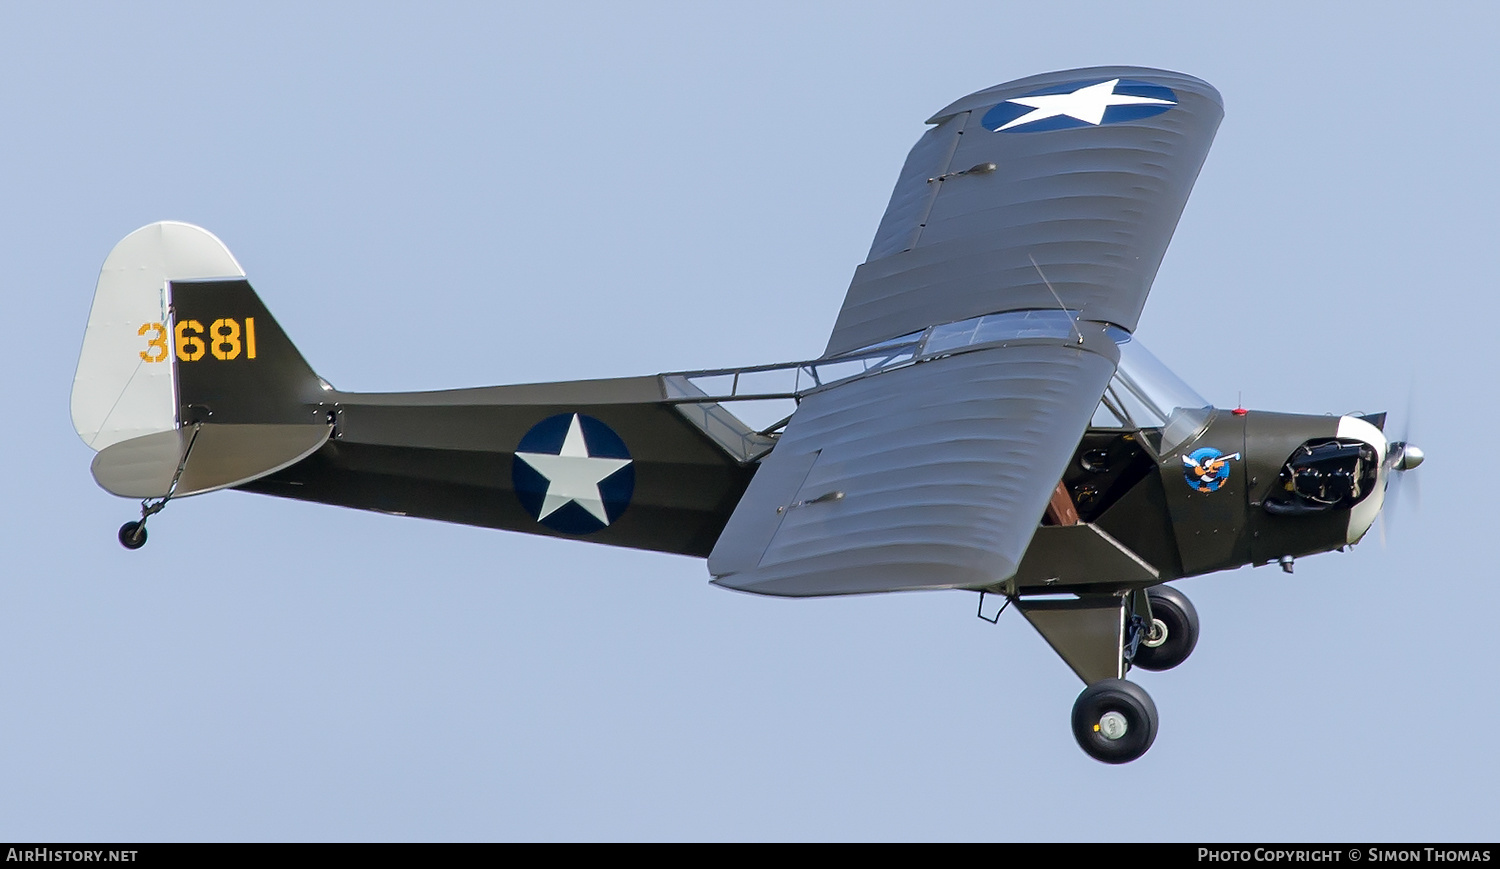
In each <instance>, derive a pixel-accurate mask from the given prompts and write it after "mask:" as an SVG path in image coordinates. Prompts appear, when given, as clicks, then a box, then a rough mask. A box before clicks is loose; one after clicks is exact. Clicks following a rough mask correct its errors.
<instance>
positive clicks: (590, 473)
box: [516, 413, 630, 525]
mask: <svg viewBox="0 0 1500 869" xmlns="http://www.w3.org/2000/svg"><path fill="white" fill-rule="evenodd" d="M516 458H518V459H520V460H521V461H523V462H525V463H526V464H528V465H530V466H532V467H533V468H535V469H536V472H537V473H539V474H541V475H542V476H543V477H546V478H547V497H546V498H545V499H544V500H543V501H542V512H541V514H540V515H538V516H537V517H536V519H537V521H538V522H540V521H542V520H543V519H546V518H547V517H548V516H551V515H552V514H553V513H556V512H557V511H558V510H559V509H561V508H562V507H563V506H564V505H566V504H569V503H574V504H577V505H578V506H580V507H582V508H583V509H585V510H587V511H588V512H589V515H591V516H593V517H594V518H595V519H598V520H599V521H600V522H603V523H604V524H605V525H608V524H609V514H607V513H605V512H604V498H603V497H602V496H601V495H600V494H599V484H600V483H601V482H603V481H604V479H605V478H606V477H608V476H609V475H611V474H613V473H614V472H616V471H618V470H620V469H621V468H623V467H625V466H626V465H628V464H630V459H608V458H602V457H596V456H591V455H589V448H588V444H586V443H584V441H583V428H582V427H581V426H580V425H579V423H578V414H576V413H575V414H573V421H572V422H570V423H568V436H567V437H566V438H564V439H563V445H562V451H561V452H559V453H557V454H556V455H553V454H552V453H516Z"/></svg>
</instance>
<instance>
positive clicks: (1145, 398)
mask: <svg viewBox="0 0 1500 869" xmlns="http://www.w3.org/2000/svg"><path fill="white" fill-rule="evenodd" d="M1119 344H1120V367H1119V369H1118V370H1117V371H1116V372H1115V376H1114V379H1113V380H1111V381H1110V383H1109V388H1108V389H1106V390H1105V391H1104V398H1103V399H1102V400H1101V401H1100V402H1099V408H1098V410H1096V411H1094V420H1093V423H1092V424H1093V425H1094V426H1095V427H1096V428H1128V429H1135V430H1138V431H1140V433H1141V436H1142V438H1143V440H1145V441H1146V443H1147V445H1148V446H1150V447H1151V448H1152V449H1154V450H1155V451H1156V452H1157V454H1158V455H1162V454H1166V453H1170V452H1171V451H1172V450H1174V449H1176V448H1177V447H1178V446H1180V445H1182V444H1183V443H1186V442H1187V441H1188V440H1190V439H1192V438H1193V437H1194V436H1196V435H1197V434H1198V433H1199V432H1201V431H1203V428H1204V427H1205V426H1206V425H1208V421H1209V418H1210V417H1212V416H1213V412H1214V409H1213V406H1212V405H1210V404H1209V403H1208V401H1206V400H1205V399H1204V398H1203V397H1202V396H1200V395H1199V394H1198V393H1196V392H1194V391H1193V388H1192V387H1191V386H1188V385H1187V384H1186V383H1183V382H1182V378H1180V377H1178V376H1177V375H1176V374H1173V373H1172V371H1171V369H1169V368H1167V366H1165V365H1163V364H1162V363H1161V360H1159V359H1157V358H1156V357H1155V356H1153V355H1151V351H1149V350H1147V349H1146V347H1145V345H1143V344H1141V342H1140V341H1139V340H1137V339H1135V338H1133V337H1129V336H1127V337H1125V338H1124V340H1122V341H1120V342H1119Z"/></svg>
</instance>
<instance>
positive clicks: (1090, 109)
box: [996, 78, 1177, 132]
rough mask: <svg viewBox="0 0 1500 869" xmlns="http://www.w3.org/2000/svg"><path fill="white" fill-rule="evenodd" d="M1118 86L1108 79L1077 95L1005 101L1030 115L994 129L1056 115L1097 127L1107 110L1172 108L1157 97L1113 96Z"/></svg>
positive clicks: (1042, 119)
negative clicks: (1137, 107) (1025, 109)
mask: <svg viewBox="0 0 1500 869" xmlns="http://www.w3.org/2000/svg"><path fill="white" fill-rule="evenodd" d="M1119 83H1120V80H1119V79H1117V78H1116V79H1110V80H1109V81H1102V82H1099V83H1098V84H1091V85H1087V86H1085V87H1081V88H1079V89H1078V90H1076V91H1073V92H1071V93H1066V94H1042V95H1041V96H1035V97H1016V98H1015V99H1013V100H1006V102H1008V103H1015V104H1016V105H1020V106H1026V107H1027V108H1029V109H1031V111H1029V112H1027V113H1026V114H1024V115H1022V116H1021V117H1019V118H1016V119H1015V120H1014V121H1011V122H1010V123H1008V124H1005V125H1003V126H1001V127H999V128H997V129H996V132H999V131H1000V130H1008V129H1010V128H1011V127H1019V126H1021V125H1022V124H1031V123H1035V122H1036V121H1044V120H1046V119H1047V118H1055V117H1057V116H1059V115H1067V116H1068V117H1070V118H1077V119H1078V120H1080V121H1083V122H1084V123H1086V124H1093V125H1094V126H1096V127H1097V126H1098V125H1099V124H1100V122H1102V121H1103V120H1104V110H1105V109H1107V108H1109V107H1110V106H1141V105H1152V106H1175V105H1177V104H1176V103H1175V102H1173V101H1171V100H1161V99H1157V98H1156V97H1133V96H1130V95H1129V94H1117V93H1115V85H1118V84H1119Z"/></svg>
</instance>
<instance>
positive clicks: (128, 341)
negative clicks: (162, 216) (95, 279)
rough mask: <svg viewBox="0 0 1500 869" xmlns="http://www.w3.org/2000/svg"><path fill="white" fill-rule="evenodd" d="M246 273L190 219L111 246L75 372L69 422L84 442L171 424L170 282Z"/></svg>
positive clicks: (98, 444) (99, 442)
mask: <svg viewBox="0 0 1500 869" xmlns="http://www.w3.org/2000/svg"><path fill="white" fill-rule="evenodd" d="M244 276H245V270H244V269H242V268H240V264H239V263H238V262H237V261H236V260H235V258H234V255H233V254H231V253H230V252H229V248H227V247H225V246H224V243H223V242H222V241H219V239H218V238H217V237H215V236H214V234H213V233H211V232H209V231H208V230H206V229H202V228H201V227H197V226H193V225H192V224H190V223H180V222H178V221H171V220H168V221H161V222H159V223H153V224H150V225H149V226H143V227H141V228H140V229H137V230H136V231H135V232H132V233H131V234H129V235H127V236H125V238H123V239H121V240H120V243H119V244H117V245H115V248H114V250H112V251H110V253H109V256H108V257H106V258H105V260H104V268H103V269H102V270H100V272H99V284H98V286H97V287H96V288H95V290H94V304H93V307H92V308H90V309H89V322H88V327H87V328H86V330H85V331H84V335H83V350H82V351H81V352H80V353H79V355H78V372H77V373H76V374H75V375H74V377H73V428H74V429H75V430H76V431H77V432H78V436H79V437H81V438H83V442H84V443H85V444H88V446H89V447H90V448H92V449H94V450H96V451H97V450H102V449H104V448H105V447H107V446H109V445H111V444H115V443H119V442H120V441H123V440H128V439H130V438H133V437H140V436H142V435H147V434H152V433H154V432H160V431H170V430H171V429H173V428H175V427H176V425H177V398H176V392H175V390H174V388H173V370H172V369H173V362H172V355H173V342H172V340H171V337H170V336H171V328H172V327H171V323H170V322H169V320H170V313H169V312H170V308H171V304H172V300H171V298H170V297H169V295H168V294H169V289H168V284H169V282H171V281H182V280H200V279H209V278H240V277H244Z"/></svg>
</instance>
